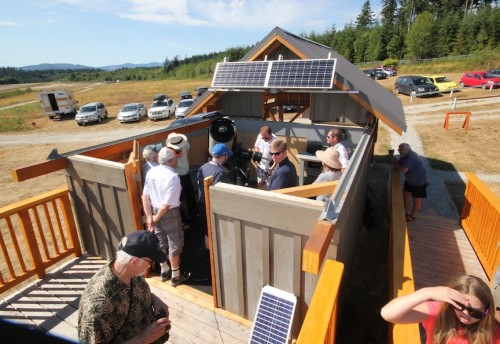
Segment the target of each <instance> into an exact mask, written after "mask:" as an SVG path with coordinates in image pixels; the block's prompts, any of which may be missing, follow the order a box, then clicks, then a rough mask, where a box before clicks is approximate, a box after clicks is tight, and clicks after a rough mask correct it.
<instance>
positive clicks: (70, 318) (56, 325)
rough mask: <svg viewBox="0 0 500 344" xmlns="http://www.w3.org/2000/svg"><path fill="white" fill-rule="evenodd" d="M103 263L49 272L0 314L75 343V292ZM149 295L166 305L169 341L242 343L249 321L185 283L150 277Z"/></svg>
mask: <svg viewBox="0 0 500 344" xmlns="http://www.w3.org/2000/svg"><path fill="white" fill-rule="evenodd" d="M105 263H106V261H105V260H102V259H101V258H97V257H86V256H82V257H80V258H78V259H75V260H73V261H72V262H70V263H68V264H66V265H64V266H63V267H61V268H59V269H57V270H56V271H53V272H51V273H50V274H49V275H47V276H46V277H45V278H44V279H42V280H39V281H37V282H36V283H34V284H32V285H30V286H29V287H27V288H25V289H24V290H22V291H20V292H17V293H15V294H13V295H9V296H8V297H6V298H2V299H0V318H2V320H7V321H10V322H14V323H17V324H23V325H24V326H26V327H27V328H29V329H40V330H42V331H43V332H46V333H48V334H50V335H54V336H57V337H59V338H62V339H65V340H68V341H72V342H75V343H76V342H78V335H77V329H76V327H77V322H78V303H79V301H80V294H81V293H82V291H83V289H84V288H85V286H86V285H87V283H88V280H89V279H90V278H91V277H92V276H93V275H94V274H95V273H96V272H97V271H98V270H99V269H100V268H101V266H102V265H103V264H105ZM148 282H149V284H150V286H151V290H152V291H153V293H155V294H156V295H158V296H159V297H160V298H162V299H163V300H164V301H165V302H166V303H167V304H168V305H169V309H170V314H171V319H172V330H171V333H170V339H169V341H168V342H169V343H173V344H175V343H217V344H218V343H227V344H240V343H247V342H248V338H249V336H250V331H251V322H250V321H248V320H246V319H243V318H239V317H237V316H234V315H231V314H228V313H227V312H225V311H223V310H220V309H215V308H214V307H213V305H212V299H211V296H210V295H207V294H204V293H202V292H200V291H197V290H196V289H193V288H190V287H188V286H179V287H177V288H173V287H171V286H170V285H168V284H166V283H162V282H160V281H159V279H158V278H155V277H153V278H149V279H148Z"/></svg>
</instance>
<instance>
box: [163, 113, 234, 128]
mask: <svg viewBox="0 0 500 344" xmlns="http://www.w3.org/2000/svg"><path fill="white" fill-rule="evenodd" d="M218 117H224V115H223V114H222V113H220V112H219V111H212V112H203V113H197V114H195V115H192V116H190V117H185V118H179V119H176V120H175V121H173V122H172V123H170V125H169V126H168V128H169V129H170V128H176V127H180V126H183V125H188V124H193V123H196V122H201V121H204V120H207V119H214V118H218Z"/></svg>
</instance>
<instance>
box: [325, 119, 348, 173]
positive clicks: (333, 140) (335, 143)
mask: <svg viewBox="0 0 500 344" xmlns="http://www.w3.org/2000/svg"><path fill="white" fill-rule="evenodd" d="M340 141H342V132H341V131H340V130H339V129H330V130H329V131H328V133H327V134H326V143H327V144H328V145H329V146H330V147H333V148H335V149H336V150H337V151H338V152H339V154H340V157H339V161H340V163H341V164H342V169H341V171H342V173H344V172H345V170H346V169H347V165H348V164H349V154H348V153H347V149H346V148H345V146H344V145H343V144H342V143H341V142H340Z"/></svg>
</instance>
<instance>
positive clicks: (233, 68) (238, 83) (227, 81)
mask: <svg viewBox="0 0 500 344" xmlns="http://www.w3.org/2000/svg"><path fill="white" fill-rule="evenodd" d="M268 70H269V62H267V61H256V62H252V63H249V62H220V63H217V67H216V69H215V73H214V78H213V80H212V87H229V88H231V87H262V86H263V85H264V83H265V80H266V75H267V72H268Z"/></svg>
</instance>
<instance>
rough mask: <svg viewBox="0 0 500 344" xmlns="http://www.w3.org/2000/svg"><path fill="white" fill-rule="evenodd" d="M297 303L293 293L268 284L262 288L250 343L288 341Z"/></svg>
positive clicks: (284, 343) (281, 343) (280, 343)
mask: <svg viewBox="0 0 500 344" xmlns="http://www.w3.org/2000/svg"><path fill="white" fill-rule="evenodd" d="M296 304H297V298H296V297H295V295H293V294H290V293H287V292H286V291H283V290H280V289H277V288H274V287H271V286H268V285H266V286H265V287H264V288H262V291H261V294H260V299H259V305H258V307H257V312H256V314H255V320H254V322H253V326H252V333H251V334H250V340H249V343H250V344H256V343H262V344H263V343H275V344H286V343H288V337H289V336H290V329H291V326H292V320H293V314H294V312H295V305H296Z"/></svg>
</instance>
